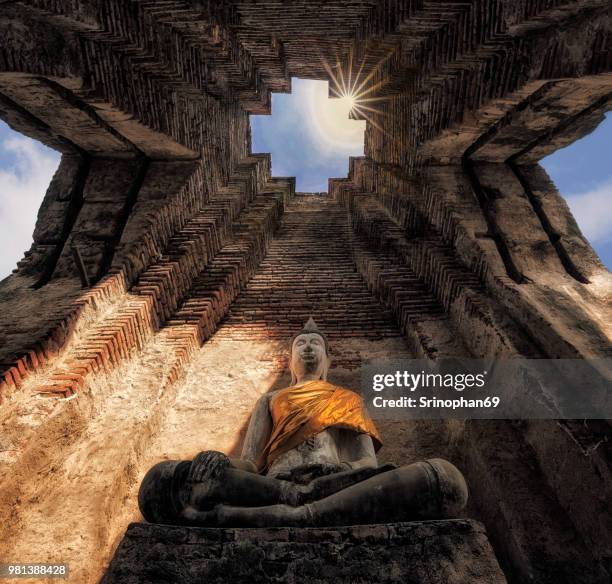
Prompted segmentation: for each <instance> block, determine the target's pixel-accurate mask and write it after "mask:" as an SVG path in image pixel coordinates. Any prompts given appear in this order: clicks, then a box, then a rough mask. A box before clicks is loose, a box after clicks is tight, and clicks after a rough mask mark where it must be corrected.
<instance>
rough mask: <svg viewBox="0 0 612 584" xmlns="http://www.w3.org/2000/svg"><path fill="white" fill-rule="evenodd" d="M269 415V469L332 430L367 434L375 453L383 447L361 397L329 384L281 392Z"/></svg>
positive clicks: (305, 385) (308, 384)
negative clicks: (282, 458) (270, 416)
mask: <svg viewBox="0 0 612 584" xmlns="http://www.w3.org/2000/svg"><path fill="white" fill-rule="evenodd" d="M270 412H271V414H272V421H273V430H272V435H271V436H270V439H269V441H268V443H267V444H266V447H265V448H264V451H263V453H262V459H263V460H262V462H263V463H264V464H263V466H265V467H266V468H267V467H269V466H270V464H272V462H273V461H274V460H275V459H276V458H278V457H279V456H280V455H281V454H284V453H285V452H288V451H289V450H291V449H292V448H295V447H296V446H298V445H299V444H301V443H302V442H304V441H305V440H307V439H308V438H310V437H311V436H314V435H315V434H318V433H319V432H322V431H323V430H325V429H326V428H330V427H331V426H335V427H339V428H346V429H349V430H354V431H355V432H358V433H362V434H368V435H370V436H371V437H372V440H373V442H374V448H375V449H376V450H378V449H379V448H380V447H381V446H382V441H381V439H380V436H379V434H378V431H377V429H376V426H375V425H374V422H373V421H372V419H371V418H370V416H369V414H368V412H367V410H366V409H365V407H364V406H363V400H362V398H361V396H360V395H358V394H356V393H355V392H353V391H351V390H350V389H346V388H344V387H339V386H336V385H333V384H331V383H328V382H327V381H322V380H317V381H307V382H305V383H301V384H299V385H294V386H293V387H287V388H285V389H281V390H280V391H278V392H277V393H276V395H274V397H273V398H272V400H271V403H270Z"/></svg>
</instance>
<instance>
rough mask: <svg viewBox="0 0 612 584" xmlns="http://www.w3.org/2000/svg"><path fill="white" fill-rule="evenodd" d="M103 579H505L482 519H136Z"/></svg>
mask: <svg viewBox="0 0 612 584" xmlns="http://www.w3.org/2000/svg"><path fill="white" fill-rule="evenodd" d="M103 582H104V584H136V583H138V584H145V583H146V584H161V583H164V584H169V583H171V582H172V583H175V582H176V583H179V582H180V583H181V584H189V583H194V584H195V583H196V582H197V583H202V582H205V583H206V584H213V583H221V582H223V583H225V582H228V583H230V582H231V583H232V584H235V583H237V582H250V583H258V582H287V583H294V582H295V583H296V584H297V583H300V584H301V583H308V584H319V583H321V584H322V583H333V584H344V583H346V584H349V583H350V584H356V583H367V584H370V583H372V582H376V583H383V582H384V583H390V582H397V583H402V584H417V583H418V584H468V583H469V584H485V583H486V584H501V583H505V582H506V580H505V578H504V576H503V574H502V571H501V569H500V568H499V565H498V563H497V560H496V559H495V555H494V554H493V550H492V549H491V546H490V545H489V542H488V540H487V536H486V534H485V531H484V528H483V527H482V525H481V524H480V523H477V522H475V521H468V520H463V519H456V520H452V521H419V522H411V523H391V524H386V525H357V526H352V527H336V528H307V529H306V528H304V529H300V528H293V527H292V528H282V527H280V528H267V529H213V528H196V527H174V526H166V525H151V524H145V523H133V524H131V525H130V526H129V527H128V530H127V532H126V534H125V537H124V538H123V541H122V542H121V544H120V545H119V548H118V549H117V551H116V553H115V557H114V558H113V560H112V562H111V564H110V566H109V568H108V571H107V574H106V576H105V578H104V580H103Z"/></svg>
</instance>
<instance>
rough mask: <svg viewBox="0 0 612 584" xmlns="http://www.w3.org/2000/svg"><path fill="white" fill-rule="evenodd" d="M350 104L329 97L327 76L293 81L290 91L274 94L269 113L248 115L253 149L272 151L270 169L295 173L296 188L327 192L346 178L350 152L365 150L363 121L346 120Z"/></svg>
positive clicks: (280, 173) (279, 174) (277, 171)
mask: <svg viewBox="0 0 612 584" xmlns="http://www.w3.org/2000/svg"><path fill="white" fill-rule="evenodd" d="M349 110H350V104H348V103H347V102H346V101H345V100H341V99H329V98H328V88H327V82H326V81H310V80H305V79H295V78H294V79H292V80H291V94H284V93H276V94H274V95H272V115H271V116H251V130H252V146H251V150H252V151H253V152H270V153H271V154H272V174H274V175H275V176H295V177H296V190H297V191H302V192H327V179H328V178H339V177H346V176H347V174H348V162H349V156H362V155H363V133H364V131H365V121H357V120H349V119H348V112H349Z"/></svg>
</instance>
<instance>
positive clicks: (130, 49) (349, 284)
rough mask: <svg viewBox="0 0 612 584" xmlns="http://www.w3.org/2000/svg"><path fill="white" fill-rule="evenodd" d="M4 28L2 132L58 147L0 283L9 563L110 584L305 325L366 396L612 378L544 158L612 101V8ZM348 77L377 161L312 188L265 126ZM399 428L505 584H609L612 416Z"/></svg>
mask: <svg viewBox="0 0 612 584" xmlns="http://www.w3.org/2000/svg"><path fill="white" fill-rule="evenodd" d="M0 31H1V35H0V118H1V119H3V120H4V121H6V122H7V123H8V124H9V125H10V126H11V127H12V128H14V129H15V130H17V131H19V132H21V133H23V134H25V135H27V136H30V137H32V138H35V139H37V140H40V141H41V142H43V143H45V144H47V145H48V146H51V147H52V148H55V149H56V150H59V151H60V152H61V153H62V160H61V164H60V167H59V169H58V171H57V173H56V174H55V176H54V178H53V180H52V182H51V184H50V185H49V188H48V191H47V193H46V195H45V197H44V200H43V202H42V206H41V208H40V212H39V215H38V221H37V224H36V229H35V232H34V243H33V245H32V247H31V249H30V250H29V251H27V252H26V253H25V256H24V258H23V260H21V261H20V262H19V264H18V269H17V270H16V271H15V272H14V273H13V274H12V275H11V276H10V277H9V278H7V279H5V280H4V281H2V282H1V283H0V307H1V310H0V402H2V403H1V405H0V424H1V428H2V431H1V434H0V439H1V440H2V442H1V443H0V469H1V472H0V541H2V544H1V545H2V548H3V549H2V558H3V559H2V561H8V560H5V559H4V558H13V559H18V560H19V561H21V562H26V561H31V562H60V561H69V563H70V568H71V573H72V574H73V576H74V578H75V580H74V581H78V582H90V581H92V582H93V581H97V580H98V579H99V578H100V577H102V575H103V574H104V573H105V570H106V569H107V566H108V564H109V562H110V560H111V558H112V557H113V554H114V553H115V549H116V548H117V545H118V543H119V542H120V540H121V538H122V537H123V535H124V533H125V530H126V528H127V526H128V524H129V523H130V522H133V521H139V520H140V519H139V514H138V509H137V505H136V495H135V494H136V492H137V488H138V483H139V481H140V479H141V478H142V475H143V473H144V472H145V470H146V469H147V468H148V467H149V466H150V465H151V464H152V463H153V462H155V461H157V460H160V459H163V458H188V457H191V456H193V455H194V454H195V453H197V452H198V451H199V450H201V449H202V448H203V447H206V448H213V449H217V450H221V451H224V452H234V451H236V450H237V449H238V448H239V445H240V442H241V439H242V434H243V432H244V428H245V426H246V423H247V421H248V417H249V413H250V411H251V408H252V406H253V404H254V403H255V401H256V399H257V398H258V396H259V395H260V394H261V393H262V392H264V391H266V390H267V389H269V388H271V387H273V386H275V384H279V383H281V382H282V379H283V376H284V375H285V368H286V357H285V353H286V343H287V340H288V339H289V337H290V336H291V334H292V333H293V332H294V331H295V330H296V329H299V328H300V327H301V326H302V324H303V323H304V321H305V320H306V319H307V318H308V317H309V316H310V315H311V314H316V315H317V322H318V323H319V326H321V328H322V329H324V330H325V331H326V333H327V334H328V336H329V338H330V340H331V341H332V346H333V351H334V355H333V356H334V363H335V368H334V370H333V371H332V372H331V374H332V377H334V378H335V379H337V380H340V381H342V382H343V383H345V384H347V385H352V386H353V387H358V386H359V367H360V364H361V363H362V362H363V360H365V359H368V358H373V357H381V356H383V357H385V358H393V357H397V358H413V357H428V358H431V359H439V358H442V357H447V356H472V357H506V358H513V357H520V356H523V357H529V358H572V359H573V358H580V359H587V358H602V357H611V356H612V349H611V343H610V338H611V335H612V330H611V325H612V311H611V309H610V290H611V286H612V279H611V275H610V273H609V272H608V271H607V270H606V269H605V267H604V266H603V265H602V264H601V262H600V260H599V259H598V257H597V255H596V254H595V252H594V251H593V250H592V248H591V246H590V245H589V243H588V242H587V241H586V240H585V238H584V237H583V235H582V234H581V232H580V230H579V228H578V227H577V225H576V222H575V221H574V219H573V217H572V216H571V214H570V212H569V210H568V207H567V205H566V204H565V202H564V201H563V199H562V198H561V197H560V195H559V193H558V192H557V190H556V188H555V185H554V184H553V183H552V182H551V180H550V179H549V177H548V176H547V174H546V172H545V171H544V170H543V168H542V167H541V166H540V165H539V164H538V160H540V159H541V158H542V157H544V156H546V155H548V154H550V153H552V152H553V151H555V150H556V149H558V148H560V147H563V146H566V145H568V144H569V143H571V142H573V141H574V140H576V139H577V138H579V137H581V136H583V135H585V134H587V133H588V132H590V131H592V130H593V129H594V128H595V127H596V126H597V124H598V123H599V122H600V121H601V120H602V119H603V115H604V113H605V112H606V111H607V110H608V109H609V108H610V99H611V96H612V5H611V4H610V1H609V0H466V1H464V2H455V1H445V2H438V1H424V0H380V1H376V0H352V1H350V2H347V1H344V0H296V1H292V2H286V1H282V0H262V1H258V2H249V1H242V0H228V1H215V0H206V1H205V0H192V1H187V0H104V1H102V0H66V1H57V0H31V1H18V0H0ZM334 71H335V72H338V71H341V72H342V75H343V77H344V78H345V79H352V80H355V79H360V83H362V82H363V83H364V85H363V88H362V90H367V91H368V97H371V98H377V100H376V102H375V107H373V110H375V111H369V112H368V116H367V119H368V122H367V129H366V138H365V156H364V157H360V158H352V159H351V161H350V172H349V175H348V177H347V178H335V179H330V182H329V193H328V194H327V195H324V194H318V195H311V194H307V193H299V192H297V193H296V192H295V181H294V179H292V177H278V176H272V175H271V170H270V169H271V163H270V157H269V155H266V154H261V153H253V152H251V148H250V127H249V115H250V114H268V113H270V103H271V93H273V92H290V91H291V78H292V77H298V78H307V79H320V80H330V81H331V80H332V72H334ZM334 90H335V88H334V83H333V82H332V83H331V84H330V91H332V92H333V91H334ZM378 98H380V99H378ZM354 115H355V114H354ZM0 197H1V193H0ZM237 428H242V432H240V431H237V430H236V429H237ZM381 431H382V434H383V439H384V442H385V447H384V449H383V450H382V451H381V453H380V454H381V457H380V458H381V459H382V460H383V461H385V460H394V461H396V462H399V463H406V462H411V461H413V460H416V459H417V458H423V457H426V456H440V457H444V458H449V459H452V460H454V461H456V463H457V465H458V466H460V467H461V469H462V470H463V472H464V474H465V475H466V477H467V479H468V482H469V484H470V488H471V500H470V507H469V509H468V513H467V516H468V517H470V518H472V519H475V520H477V521H479V522H481V523H482V524H483V525H484V526H485V528H486V536H485V535H482V536H481V537H483V538H485V539H486V537H488V539H489V541H490V543H491V545H492V548H493V550H494V551H495V554H496V556H497V560H498V561H499V564H500V566H501V568H502V570H503V572H504V574H505V577H506V578H507V579H508V581H510V582H538V583H540V584H545V583H553V582H554V583H555V584H561V583H572V584H577V583H589V584H590V583H604V582H608V581H609V578H610V574H612V507H611V505H610V501H611V500H612V467H611V465H610V458H609V454H610V427H609V424H608V423H607V422H605V421H598V420H590V421H582V420H579V421H571V420H564V421H559V422H557V421H551V420H548V421H537V420H535V421H534V420H531V421H522V422H516V421H514V422H513V421H504V420H497V421H484V420H481V421H469V422H466V423H457V422H454V423H450V422H448V423H447V422H444V421H421V422H413V423H389V424H385V425H384V426H382V427H381ZM482 533H484V532H482ZM366 535H367V534H366ZM466 549H467V548H466ZM466 553H469V550H468V552H466Z"/></svg>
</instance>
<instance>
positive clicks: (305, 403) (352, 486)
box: [138, 318, 468, 527]
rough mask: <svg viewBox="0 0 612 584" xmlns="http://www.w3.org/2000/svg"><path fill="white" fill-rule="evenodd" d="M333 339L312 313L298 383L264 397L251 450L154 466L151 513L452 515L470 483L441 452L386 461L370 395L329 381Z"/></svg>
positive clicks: (324, 517)
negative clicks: (402, 462) (380, 456)
mask: <svg viewBox="0 0 612 584" xmlns="http://www.w3.org/2000/svg"><path fill="white" fill-rule="evenodd" d="M329 366H330V348H329V342H328V340H327V338H326V336H325V335H324V334H323V333H322V332H321V331H320V330H319V329H318V328H317V325H316V323H315V322H314V321H313V320H312V318H311V319H310V320H309V321H308V322H307V323H306V325H305V326H304V328H303V329H302V330H301V331H299V332H298V333H297V334H296V335H295V336H294V338H293V340H292V344H291V358H290V370H291V376H292V381H291V385H290V386H289V387H286V388H284V389H279V390H276V391H272V392H270V393H266V394H264V395H263V396H262V397H260V398H259V400H258V402H257V404H256V405H255V409H254V411H253V413H252V415H251V419H250V423H249V426H248V430H247V433H246V437H245V441H244V446H243V449H242V455H241V457H240V458H230V457H228V456H226V455H225V454H223V453H221V452H217V451H213V450H208V451H203V452H200V453H199V454H198V455H197V456H196V457H195V458H194V459H193V460H187V461H164V462H160V463H158V464H156V465H155V466H153V467H152V468H151V469H150V470H149V471H148V473H147V474H146V476H145V477H144V479H143V481H142V484H141V486H140V491H139V495H138V503H139V506H140V510H141V512H142V514H143V516H144V518H145V519H146V520H147V521H150V522H153V523H169V524H184V525H200V526H213V527H272V526H301V527H312V526H334V525H353V524H368V523H388V522H395V521H409V520H421V519H438V518H446V517H452V516H454V515H456V514H457V513H458V512H460V511H461V509H463V507H464V506H465V504H466V502H467V496H468V491H467V485H466V483H465V480H464V478H463V475H462V474H461V472H460V471H459V470H458V469H457V468H456V467H455V466H453V465H452V464H451V463H450V462H448V461H446V460H443V459H439V458H434V459H430V460H424V461H420V462H416V463H413V464H410V465H406V466H400V467H397V466H395V465H393V464H386V465H383V466H379V465H378V462H377V459H376V452H377V450H378V449H380V448H381V446H382V441H381V438H380V435H379V433H378V431H377V429H376V426H375V425H374V423H373V421H372V419H371V418H370V416H369V414H368V412H367V410H366V408H365V405H364V403H363V399H362V398H361V396H360V395H358V394H357V393H355V392H353V391H351V390H350V389H347V388H344V387H340V386H337V385H334V384H332V383H330V382H328V381H327V373H328V370H329Z"/></svg>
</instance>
